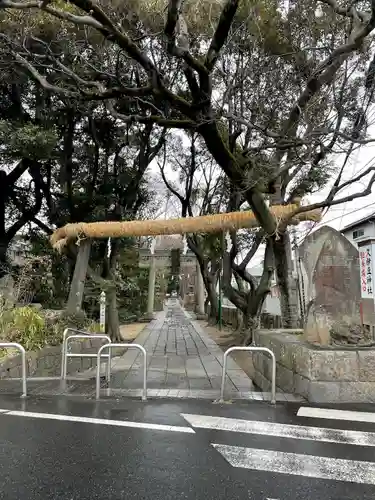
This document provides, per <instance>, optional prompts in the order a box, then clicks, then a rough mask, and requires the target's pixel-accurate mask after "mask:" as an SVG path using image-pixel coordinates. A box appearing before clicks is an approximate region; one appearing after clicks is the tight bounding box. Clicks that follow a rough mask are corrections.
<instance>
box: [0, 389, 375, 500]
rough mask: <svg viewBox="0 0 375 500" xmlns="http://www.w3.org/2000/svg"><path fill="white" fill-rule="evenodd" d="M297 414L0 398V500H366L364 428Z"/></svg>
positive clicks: (235, 407) (369, 430)
mask: <svg viewBox="0 0 375 500" xmlns="http://www.w3.org/2000/svg"><path fill="white" fill-rule="evenodd" d="M300 406H301V405H298V404H288V403H285V404H284V405H282V404H278V405H277V406H276V407H275V408H274V407H272V406H270V405H268V404H266V403H264V402H250V403H249V402H241V403H236V404H232V405H230V404H226V405H218V404H212V403H209V402H206V401H191V400H190V401H183V400H175V401H173V400H166V401H160V400H158V401H149V402H147V403H142V402H140V401H135V400H130V399H128V400H121V401H113V400H108V401H100V402H98V403H96V402H94V401H90V400H84V399H83V398H82V399H81V398H71V399H69V398H66V397H57V398H46V399H38V398H36V399H28V400H27V401H26V402H21V401H20V400H19V399H18V398H17V399H16V398H8V397H1V398H0V410H1V411H0V450H1V453H0V468H1V469H0V470H1V477H2V480H1V488H0V499H7V500H8V499H9V500H11V499H12V500H13V499H22V500H29V499H30V500H39V499H44V498H45V499H60V500H86V499H87V500H95V499H102V500H109V499H142V500H146V499H147V500H172V499H173V500H177V499H178V500H180V499H189V500H210V499H215V500H216V499H225V500H232V499H233V500H235V499H236V500H237V499H238V500H240V499H241V500H245V499H249V500H269V499H270V500H297V499H298V500H318V499H319V500H345V499H358V500H359V499H361V500H370V499H371V500H373V499H374V498H375V423H371V422H353V421H350V420H345V421H341V420H330V419H327V418H325V419H324V420H323V419H318V418H306V417H297V416H296V413H297V411H298V409H299V408H300ZM348 443H350V444H348Z"/></svg>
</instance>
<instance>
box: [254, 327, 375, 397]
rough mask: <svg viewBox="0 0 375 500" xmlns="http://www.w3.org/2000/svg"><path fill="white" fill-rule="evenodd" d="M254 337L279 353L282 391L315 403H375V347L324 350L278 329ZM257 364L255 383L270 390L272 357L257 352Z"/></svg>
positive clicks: (277, 357)
mask: <svg viewBox="0 0 375 500" xmlns="http://www.w3.org/2000/svg"><path fill="white" fill-rule="evenodd" d="M254 338H255V344H256V345H257V346H262V347H268V348H269V349H271V350H272V351H273V352H274V354H275V356H276V361H277V369H276V386H277V387H278V388H279V390H282V391H285V392H289V393H295V394H298V395H300V396H303V397H304V398H306V399H307V400H308V401H310V402H314V403H323V402H324V403H336V402H340V403H344V402H375V348H365V347H363V348H347V349H345V348H337V347H335V348H324V349H323V348H319V347H315V346H313V345H311V344H308V343H307V342H305V341H304V340H302V339H301V338H299V337H298V336H297V335H293V334H290V333H283V332H282V331H277V330H273V331H272V330H268V331H267V330H260V331H258V332H256V334H255V337H254ZM253 364H254V382H255V383H256V384H257V385H258V386H259V387H260V388H261V389H262V390H264V391H269V390H270V387H271V361H270V358H269V357H267V356H266V355H264V354H262V353H254V354H253Z"/></svg>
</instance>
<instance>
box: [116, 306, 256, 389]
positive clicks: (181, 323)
mask: <svg viewBox="0 0 375 500" xmlns="http://www.w3.org/2000/svg"><path fill="white" fill-rule="evenodd" d="M134 343H136V344H141V345H143V346H144V347H145V349H146V351H147V354H148V372H147V381H148V387H149V388H150V389H169V390H171V391H174V392H175V393H176V395H177V392H178V391H180V390H189V391H192V390H194V391H195V390H197V391H202V390H204V391H207V390H210V391H215V394H217V391H218V390H219V389H220V383H221V366H222V365H221V363H222V358H223V351H222V350H221V349H220V347H219V346H218V345H217V344H216V343H215V342H214V341H213V340H212V339H211V338H210V337H209V336H208V335H207V334H206V333H205V332H204V331H203V330H202V329H201V328H200V327H199V325H197V324H196V323H194V324H193V322H192V321H191V319H190V318H189V317H188V315H187V313H185V311H183V310H182V309H181V307H180V305H179V303H178V302H177V301H176V302H175V303H170V304H169V305H168V306H167V309H166V310H165V311H164V312H163V313H160V314H159V315H158V317H157V319H156V320H154V321H152V322H151V323H150V325H149V326H147V327H146V328H145V329H144V330H143V331H142V332H141V333H140V334H139V335H138V337H137V338H136V339H135V340H134ZM227 373H228V380H227V385H226V388H227V390H228V391H229V392H233V391H235V392H245V391H252V390H254V387H253V384H252V381H251V380H250V379H249V377H248V376H247V375H246V373H245V372H244V371H243V370H242V369H241V368H240V367H239V366H238V365H237V364H236V363H235V362H234V361H233V360H232V359H229V360H228V371H227ZM120 383H121V385H120ZM111 386H112V387H131V388H133V389H138V388H141V387H142V356H141V355H140V354H139V351H135V350H131V349H129V350H128V352H127V353H126V354H125V355H124V356H122V357H121V358H119V359H118V361H117V362H115V363H114V369H113V381H112V383H111Z"/></svg>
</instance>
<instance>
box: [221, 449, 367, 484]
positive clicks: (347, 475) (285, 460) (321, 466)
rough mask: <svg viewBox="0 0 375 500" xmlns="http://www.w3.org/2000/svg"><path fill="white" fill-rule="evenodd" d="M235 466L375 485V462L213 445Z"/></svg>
mask: <svg viewBox="0 0 375 500" xmlns="http://www.w3.org/2000/svg"><path fill="white" fill-rule="evenodd" d="M212 446H213V447H214V448H215V449H216V450H217V451H219V452H220V453H221V454H222V455H223V457H224V458H225V459H226V460H227V461H228V462H229V463H230V464H231V465H232V466H233V467H240V468H243V469H252V470H258V471H266V472H276V473H279V474H290V475H294V476H305V477H314V478H317V479H331V480H334V481H349V482H352V483H361V484H375V463H373V462H362V461H355V460H343V459H339V458H329V457H315V456H313V455H301V454H297V453H285V452H282V451H271V450H261V449H258V448H241V447H239V446H228V445H225V444H213V445H212Z"/></svg>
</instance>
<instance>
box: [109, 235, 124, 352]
mask: <svg viewBox="0 0 375 500" xmlns="http://www.w3.org/2000/svg"><path fill="white" fill-rule="evenodd" d="M118 253H119V243H118V241H117V240H112V241H111V253H110V258H109V263H108V275H107V279H108V280H111V282H112V283H111V286H110V287H109V290H108V292H107V298H108V329H107V332H108V335H109V336H110V337H111V340H112V341H114V342H120V341H121V336H120V321H119V317H118V307H117V292H116V279H115V274H116V265H117V258H118Z"/></svg>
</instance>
